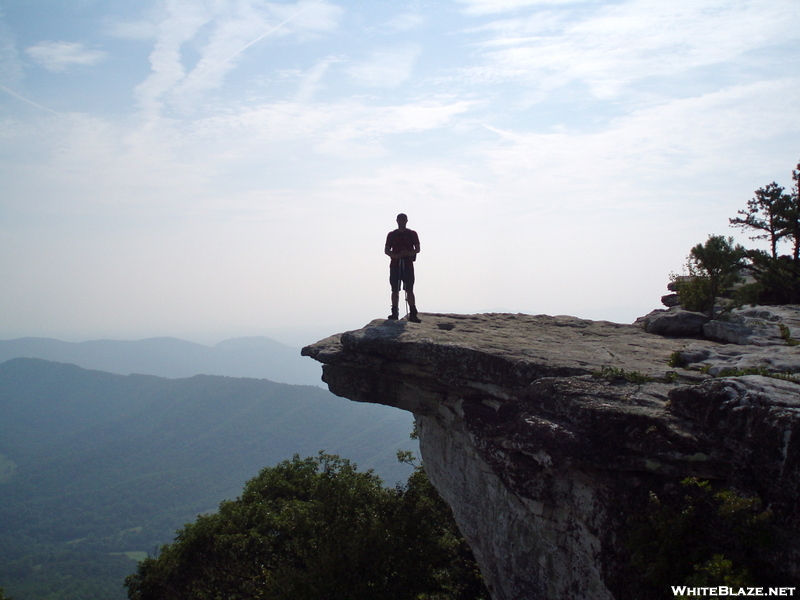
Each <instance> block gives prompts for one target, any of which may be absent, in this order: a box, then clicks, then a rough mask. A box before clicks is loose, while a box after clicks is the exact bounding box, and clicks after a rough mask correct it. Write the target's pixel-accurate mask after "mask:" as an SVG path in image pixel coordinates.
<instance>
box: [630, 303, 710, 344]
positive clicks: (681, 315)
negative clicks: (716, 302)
mask: <svg viewBox="0 0 800 600" xmlns="http://www.w3.org/2000/svg"><path fill="white" fill-rule="evenodd" d="M709 321H710V319H709V318H708V317H707V316H706V315H704V314H703V313H698V312H691V311H688V310H683V309H681V308H680V307H679V306H674V307H672V308H670V309H668V310H663V309H658V310H654V311H653V312H651V313H650V314H648V315H646V316H644V317H642V318H641V319H639V320H638V321H637V323H638V324H641V325H642V326H643V327H644V329H645V331H647V333H655V334H658V335H670V336H675V337H687V336H702V335H703V326H704V325H705V324H706V323H708V322H709Z"/></svg>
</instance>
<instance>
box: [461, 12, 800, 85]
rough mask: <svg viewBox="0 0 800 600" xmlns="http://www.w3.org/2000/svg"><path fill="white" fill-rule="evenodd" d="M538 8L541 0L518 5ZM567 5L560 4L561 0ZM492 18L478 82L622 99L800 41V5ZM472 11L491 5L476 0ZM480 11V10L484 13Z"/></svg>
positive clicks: (485, 27) (475, 72) (474, 73)
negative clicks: (634, 90) (578, 87)
mask: <svg viewBox="0 0 800 600" xmlns="http://www.w3.org/2000/svg"><path fill="white" fill-rule="evenodd" d="M512 4H514V7H527V8H530V7H532V6H534V5H538V4H541V3H539V2H523V1H520V2H514V3H512ZM555 4H559V3H555ZM555 4H554V3H550V2H548V3H547V5H546V6H545V7H542V9H541V10H533V9H530V10H527V11H524V12H523V14H520V15H515V16H514V17H504V18H502V19H497V20H493V21H490V22H488V23H484V24H482V25H481V30H482V31H483V32H484V33H485V38H484V40H483V41H482V42H481V43H480V47H481V50H482V53H483V57H484V62H483V64H481V65H476V66H474V67H472V68H469V69H466V70H465V73H467V74H468V76H469V77H471V78H473V79H474V80H475V81H484V82H489V81H519V82H523V81H524V82H528V83H529V84H530V85H533V86H535V87H538V88H541V89H553V88H556V87H559V86H562V85H566V84H569V83H571V82H581V83H584V84H586V85H588V86H589V88H590V89H591V91H592V94H593V95H594V96H595V97H598V98H614V97H616V96H617V95H618V94H619V93H620V91H621V90H622V89H623V88H625V87H626V86H628V85H630V84H631V83H633V82H636V81H641V80H643V79H648V78H651V79H652V78H654V77H673V76H676V75H679V74H682V73H686V72H688V71H690V70H692V69H697V68H703V67H707V66H711V65H720V64H723V63H731V64H732V67H733V68H737V67H738V65H736V64H735V62H736V61H738V60H740V59H741V58H742V57H743V56H745V55H746V54H747V53H748V52H752V51H754V50H758V49H760V48H766V47H770V46H772V45H774V44H776V43H777V44H781V43H784V44H785V43H788V42H790V41H791V40H797V39H798V38H800V31H798V30H797V28H796V27H794V25H793V24H794V23H796V22H797V21H798V20H800V4H798V3H797V2H794V1H791V0H776V1H775V2H770V3H721V2H717V1H712V0H706V1H695V0H692V1H691V2H689V1H684V0H675V1H673V2H668V3H667V2H659V1H657V0H629V1H627V2H622V3H614V4H611V5H604V6H602V7H600V6H597V7H595V8H594V9H593V10H582V11H581V12H580V13H577V12H576V11H574V10H573V9H572V7H571V6H569V3H567V2H564V3H563V4H564V6H563V7H561V8H560V9H559V7H558V6H556V5H555ZM469 6H470V7H471V8H472V9H475V10H477V9H478V8H481V7H486V8H487V10H488V3H483V2H480V1H478V0H474V1H472V2H470V3H469ZM479 12H480V11H479Z"/></svg>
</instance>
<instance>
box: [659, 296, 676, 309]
mask: <svg viewBox="0 0 800 600" xmlns="http://www.w3.org/2000/svg"><path fill="white" fill-rule="evenodd" d="M680 303H681V302H680V298H678V294H667V295H666V296H661V304H663V305H664V306H666V307H667V308H672V307H673V306H678V305H680Z"/></svg>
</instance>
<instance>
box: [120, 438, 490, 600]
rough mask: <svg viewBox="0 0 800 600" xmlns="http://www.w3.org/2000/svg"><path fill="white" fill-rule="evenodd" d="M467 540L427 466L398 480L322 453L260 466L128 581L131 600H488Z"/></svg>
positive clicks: (182, 530)
mask: <svg viewBox="0 0 800 600" xmlns="http://www.w3.org/2000/svg"><path fill="white" fill-rule="evenodd" d="M465 548H466V545H465V544H464V542H463V540H461V538H460V536H459V535H458V530H457V528H456V526H455V523H454V522H453V520H452V516H451V515H450V514H449V509H448V508H447V506H446V505H445V504H444V502H443V501H442V500H441V498H439V497H438V495H437V494H436V492H435V490H434V489H433V487H432V486H431V485H430V483H429V482H428V480H427V478H426V477H425V475H424V472H423V471H422V470H421V469H419V468H418V469H417V470H415V472H414V473H413V474H412V476H411V477H410V478H409V480H408V482H407V483H406V484H405V485H403V486H398V487H396V488H394V489H391V488H385V487H383V485H382V482H381V480H380V478H379V477H377V476H376V475H374V474H372V472H371V471H370V472H366V473H364V472H358V471H357V470H356V467H355V465H353V464H351V463H350V462H349V461H347V460H345V459H342V458H339V457H338V456H332V455H326V454H322V453H320V455H319V456H318V457H315V458H304V459H301V458H300V457H298V456H295V457H294V458H293V459H292V460H290V461H284V462H282V463H280V464H279V465H277V466H276V467H272V468H267V469H264V470H262V471H261V473H260V474H259V475H258V476H257V477H255V478H254V479H252V480H250V481H249V482H248V483H247V485H246V486H245V489H244V491H243V493H242V496H241V497H240V498H238V499H237V500H234V501H230V502H224V503H222V504H221V505H220V508H219V511H218V512H217V513H216V514H211V515H204V516H200V517H198V519H197V520H196V521H195V522H194V523H190V524H188V525H186V526H185V527H184V528H183V529H181V530H180V531H179V532H178V533H177V536H176V539H175V541H174V542H173V543H172V544H167V545H165V546H163V547H162V548H161V549H160V553H159V554H158V556H157V557H151V558H148V559H146V560H144V561H143V562H142V563H140V565H139V567H138V570H137V572H136V573H135V574H133V575H131V576H130V577H128V578H127V580H126V587H127V588H128V597H129V598H130V599H131V600H156V599H157V600H189V599H191V600H212V599H214V600H216V599H218V598H225V599H228V600H238V599H241V600H244V599H245V598H247V599H256V600H258V599H268V600H284V599H285V600H290V599H291V600H303V599H309V600H312V599H314V600H318V599H321V598H332V599H353V600H361V599H365V600H373V599H374V600H411V599H421V598H430V599H433V598H441V599H445V598H447V599H450V598H452V599H458V600H467V599H470V598H475V599H478V598H488V594H486V592H485V588H483V587H482V584H481V583H480V579H479V575H477V568H476V567H475V563H474V559H472V557H471V554H470V555H469V556H467V557H466V558H465ZM470 561H471V562H470Z"/></svg>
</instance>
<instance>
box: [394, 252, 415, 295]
mask: <svg viewBox="0 0 800 600" xmlns="http://www.w3.org/2000/svg"><path fill="white" fill-rule="evenodd" d="M401 281H402V282H403V289H404V290H406V291H407V292H413V291H414V261H413V260H411V258H401V259H400V260H397V261H394V260H393V261H392V262H391V263H389V284H390V285H391V286H392V291H393V292H399V291H400V282H401Z"/></svg>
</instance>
